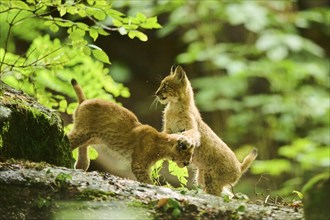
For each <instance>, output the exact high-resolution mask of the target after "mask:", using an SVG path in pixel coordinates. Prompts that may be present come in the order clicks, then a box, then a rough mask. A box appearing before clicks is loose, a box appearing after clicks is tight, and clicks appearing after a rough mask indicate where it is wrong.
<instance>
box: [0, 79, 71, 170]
mask: <svg viewBox="0 0 330 220" xmlns="http://www.w3.org/2000/svg"><path fill="white" fill-rule="evenodd" d="M0 94H1V95H0V158H20V159H28V160H32V161H36V162H40V161H46V162H48V163H51V164H55V165H58V166H66V167H71V166H72V162H73V159H72V154H71V150H70V147H69V141H68V138H67V137H66V136H65V134H64V130H63V125H62V119H61V117H60V115H59V113H58V112H56V111H53V110H50V109H48V108H46V107H44V106H42V105H40V104H39V103H38V102H36V101H35V100H34V99H32V98H31V97H29V96H28V95H26V94H24V93H22V92H21V91H17V90H14V89H12V88H10V87H9V86H7V85H6V84H4V83H2V82H1V81H0Z"/></svg>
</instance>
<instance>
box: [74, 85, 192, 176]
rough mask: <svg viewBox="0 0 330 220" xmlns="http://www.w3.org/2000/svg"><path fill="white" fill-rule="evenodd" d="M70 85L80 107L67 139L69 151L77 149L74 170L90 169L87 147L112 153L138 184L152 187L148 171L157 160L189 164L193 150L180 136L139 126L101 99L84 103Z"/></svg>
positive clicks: (78, 89) (123, 111) (78, 90)
mask: <svg viewBox="0 0 330 220" xmlns="http://www.w3.org/2000/svg"><path fill="white" fill-rule="evenodd" d="M71 84H72V86H73V88H74V90H75V92H76V94H77V97H78V101H79V106H78V107H77V109H76V110H75V113H74V127H73V130H72V131H71V132H70V134H69V135H68V137H69V140H70V145H71V149H72V150H74V149H75V148H79V149H78V151H79V154H78V160H77V162H76V164H75V168H77V169H83V170H87V168H88V167H89V158H88V145H91V144H101V145H105V146H107V147H108V148H109V151H110V152H111V153H114V154H117V155H119V156H121V158H122V159H123V160H125V161H128V162H129V163H130V164H131V168H132V172H133V174H134V175H135V177H136V179H137V180H138V181H140V182H145V183H151V180H150V176H149V173H150V168H151V166H152V165H153V164H154V163H156V162H157V161H158V160H160V159H170V160H173V161H174V162H176V163H177V164H178V165H179V166H180V167H183V166H187V165H188V164H189V163H190V160H191V156H192V153H193V150H194V148H193V147H192V146H190V145H189V144H188V140H187V139H186V138H185V136H183V135H179V134H166V133H163V132H158V131H157V130H156V129H154V128H153V127H151V126H149V125H143V124H141V123H140V122H139V121H138V119H137V117H136V116H135V115H134V114H133V113H132V112H131V111H129V110H128V109H126V108H124V107H121V106H119V105H117V104H115V103H112V102H108V101H104V100H101V99H90V100H85V96H84V94H83V92H82V89H81V87H80V86H79V85H78V84H77V82H76V80H74V79H73V80H72V81H71Z"/></svg>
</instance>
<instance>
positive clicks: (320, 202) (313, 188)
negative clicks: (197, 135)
mask: <svg viewBox="0 0 330 220" xmlns="http://www.w3.org/2000/svg"><path fill="white" fill-rule="evenodd" d="M303 194H304V212H305V218H306V220H323V219H324V220H328V219H329V216H330V175H329V173H324V174H319V175H317V176H315V177H313V178H312V179H311V180H310V181H309V182H308V183H307V184H306V185H305V186H304V188H303Z"/></svg>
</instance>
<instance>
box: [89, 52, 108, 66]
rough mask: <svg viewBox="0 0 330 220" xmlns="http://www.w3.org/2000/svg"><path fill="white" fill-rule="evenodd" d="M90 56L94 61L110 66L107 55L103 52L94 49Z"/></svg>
mask: <svg viewBox="0 0 330 220" xmlns="http://www.w3.org/2000/svg"><path fill="white" fill-rule="evenodd" d="M92 54H93V56H94V57H95V58H96V59H98V60H100V61H102V62H103V63H108V64H111V63H110V60H109V57H108V55H107V54H106V53H105V52H104V51H103V50H98V49H94V50H92Z"/></svg>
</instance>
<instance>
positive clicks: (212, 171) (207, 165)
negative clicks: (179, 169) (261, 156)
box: [156, 66, 257, 195]
mask: <svg viewBox="0 0 330 220" xmlns="http://www.w3.org/2000/svg"><path fill="white" fill-rule="evenodd" d="M156 96H157V98H158V100H159V102H160V103H162V104H166V107H165V110H164V116H163V123H164V131H165V132H167V133H177V132H182V131H184V132H183V134H185V135H187V136H188V137H189V138H195V141H196V142H199V139H200V146H198V147H196V148H195V151H194V154H193V158H192V164H193V165H194V166H195V167H196V168H197V169H198V171H197V181H198V183H199V184H200V185H202V186H205V190H206V192H207V193H210V194H214V195H219V194H220V193H221V191H222V189H223V187H225V186H229V185H234V184H235V183H236V182H237V181H238V180H239V178H240V177H241V175H242V173H243V172H244V171H245V170H246V169H247V168H248V167H249V166H250V165H251V163H252V162H253V161H254V160H255V158H256V157H257V150H256V149H254V150H253V151H252V152H251V153H250V154H248V155H247V156H246V157H245V159H244V160H243V162H242V163H240V162H239V161H238V160H237V158H236V156H235V154H234V152H233V151H232V150H231V149H230V148H229V147H228V146H227V145H226V144H225V143H224V142H223V141H222V140H221V139H220V138H219V137H218V136H217V135H216V134H215V133H214V132H213V131H212V130H211V128H210V127H209V126H208V125H207V124H206V123H205V122H204V121H203V120H202V118H201V116H200V113H199V111H198V109H197V107H196V105H195V102H194V94H193V90H192V87H191V85H190V82H189V80H188V78H187V76H186V74H185V72H184V70H183V69H182V68H181V67H180V66H178V67H177V68H176V69H175V71H173V70H171V73H170V75H168V76H167V77H165V78H164V79H163V80H162V82H161V85H160V87H159V88H158V90H157V91H156ZM198 133H200V135H199V134H198Z"/></svg>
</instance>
